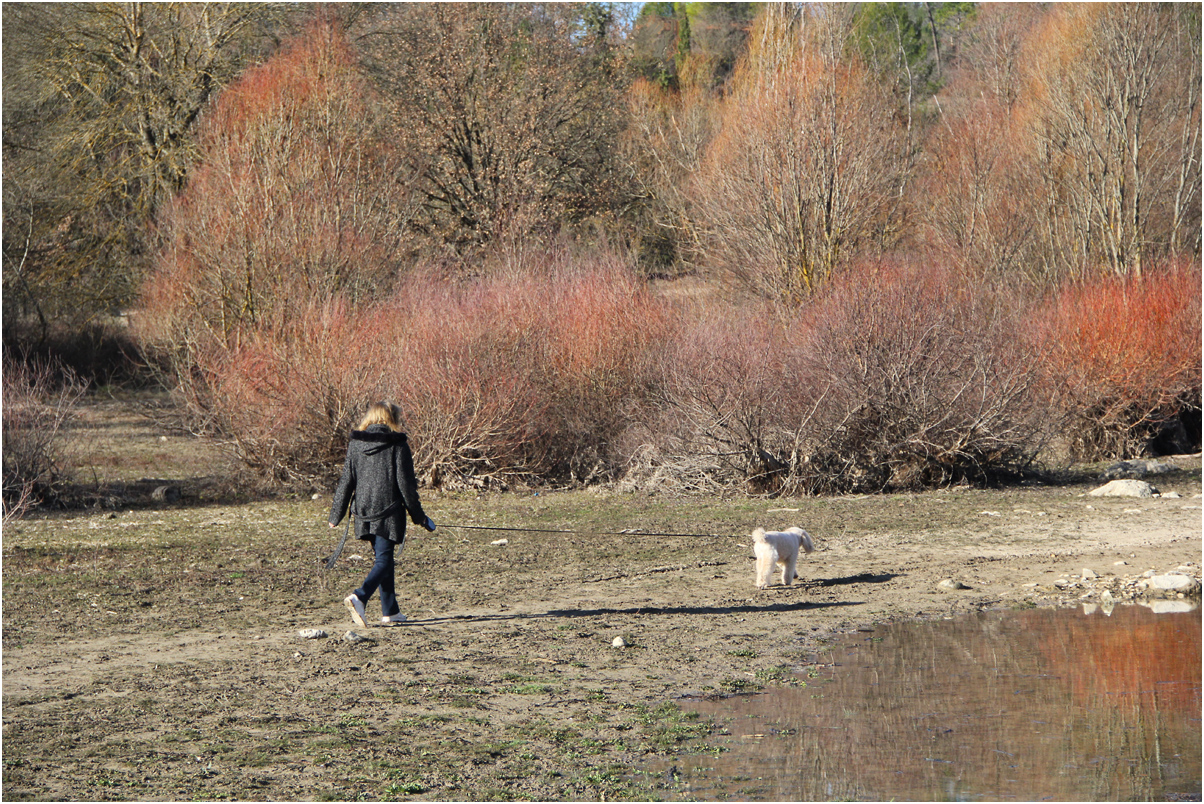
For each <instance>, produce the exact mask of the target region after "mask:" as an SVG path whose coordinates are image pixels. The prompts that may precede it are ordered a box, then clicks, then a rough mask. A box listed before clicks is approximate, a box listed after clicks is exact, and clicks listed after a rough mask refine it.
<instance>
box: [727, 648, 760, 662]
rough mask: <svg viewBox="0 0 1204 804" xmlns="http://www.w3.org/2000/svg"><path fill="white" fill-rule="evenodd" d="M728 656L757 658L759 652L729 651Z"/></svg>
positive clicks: (745, 649) (749, 650)
mask: <svg viewBox="0 0 1204 804" xmlns="http://www.w3.org/2000/svg"><path fill="white" fill-rule="evenodd" d="M727 655H728V656H739V657H741V658H744V659H755V658H757V652H756V651H755V650H753V649H752V648H736V649H735V650H729V651H728V652H727Z"/></svg>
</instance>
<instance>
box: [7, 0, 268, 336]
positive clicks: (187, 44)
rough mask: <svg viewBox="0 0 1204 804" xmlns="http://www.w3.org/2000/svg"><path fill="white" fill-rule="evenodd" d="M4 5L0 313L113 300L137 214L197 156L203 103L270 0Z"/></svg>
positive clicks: (139, 257) (234, 66) (141, 219)
mask: <svg viewBox="0 0 1204 804" xmlns="http://www.w3.org/2000/svg"><path fill="white" fill-rule="evenodd" d="M3 13H4V113H5V120H4V222H5V227H4V230H5V235H4V283H5V291H6V292H5V310H6V312H10V311H15V312H18V313H19V312H22V309H21V307H20V306H17V304H20V305H24V306H25V308H26V309H28V308H29V307H30V306H33V305H39V306H40V308H41V310H42V311H43V312H45V313H47V314H56V315H57V314H63V315H68V316H71V317H79V316H80V315H83V316H87V315H89V314H95V313H98V312H105V311H108V310H111V309H113V308H118V307H120V306H121V305H124V304H127V303H128V302H129V301H130V299H131V298H132V295H133V294H134V292H135V289H136V287H137V285H138V280H139V275H140V271H141V269H142V268H143V267H144V265H145V260H146V256H147V253H148V252H147V248H146V233H147V224H148V222H149V221H150V220H151V218H152V216H153V214H154V212H155V210H156V209H157V208H158V207H159V205H160V204H162V203H163V202H164V201H165V200H166V199H167V198H169V197H170V196H171V195H172V194H173V193H175V192H177V191H179V190H180V189H181V188H182V187H183V186H184V183H185V180H186V177H187V175H188V171H189V169H190V166H191V165H192V164H193V162H194V160H195V158H196V149H195V143H194V141H193V136H192V132H193V128H194V126H195V124H196V122H197V119H198V117H199V115H200V114H201V111H202V110H203V109H204V108H205V105H206V104H207V103H208V101H209V99H210V97H211V96H212V95H213V93H214V92H215V91H216V90H218V89H219V88H220V87H221V86H222V85H223V84H224V83H225V82H227V81H228V80H229V79H230V78H231V77H232V76H233V75H234V74H236V72H237V71H238V70H239V69H240V67H241V66H242V65H243V64H244V63H245V62H246V60H247V59H249V58H251V57H253V56H254V55H255V53H254V50H253V48H252V46H251V43H252V42H255V41H264V40H263V39H261V37H262V35H263V29H262V27H261V26H262V24H264V23H265V22H266V21H268V20H277V19H279V14H280V12H279V7H277V6H275V5H271V4H250V3H248V4H209V3H206V4H194V3H62V4H59V3H56V4H40V3H9V4H6V5H5V6H4V10H3ZM267 44H270V42H267ZM22 261H23V262H22ZM18 268H19V269H20V273H21V275H20V277H19V278H18V277H17V275H16V274H17V271H18Z"/></svg>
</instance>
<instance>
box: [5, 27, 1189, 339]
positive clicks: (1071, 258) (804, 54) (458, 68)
mask: <svg viewBox="0 0 1204 804" xmlns="http://www.w3.org/2000/svg"><path fill="white" fill-rule="evenodd" d="M630 13H631V9H629V8H625V7H624V6H622V5H616V4H585V5H541V4H536V5H523V4H479V5H476V4H433V5H425V4H404V3H401V4H364V5H356V4H348V5H338V4H336V5H332V6H315V7H302V8H300V9H298V8H296V7H293V6H289V5H287V4H216V5H214V4H207V5H196V4H187V3H183V4H174V3H163V4H123V3H97V4H93V3H87V4H56V5H55V6H53V7H50V6H42V5H39V4H11V5H7V6H6V7H5V10H4V65H5V87H4V89H5V91H4V165H5V167H4V224H5V225H4V240H3V253H4V290H5V294H4V298H5V313H6V318H8V317H10V316H11V317H20V316H26V317H27V316H35V317H40V318H43V319H44V318H47V317H49V318H60V317H75V318H79V317H80V316H83V317H88V316H95V315H99V314H105V313H112V312H115V311H117V310H123V309H125V308H128V307H129V306H130V305H131V304H132V303H133V301H134V299H135V298H136V297H137V294H138V292H139V289H140V287H141V282H142V280H143V279H144V278H145V276H146V274H147V272H148V271H149V270H150V267H151V265H152V264H153V263H154V261H155V260H157V259H159V255H160V254H161V250H162V238H163V234H164V226H165V224H164V218H165V216H168V215H170V213H169V212H168V210H169V209H170V208H171V207H172V205H173V203H176V202H178V200H179V198H180V197H181V195H182V194H183V195H190V196H191V197H192V199H194V201H193V203H200V198H199V196H201V195H202V192H201V191H200V190H199V189H198V188H196V187H192V186H191V185H192V184H193V179H195V178H196V177H197V175H198V171H201V170H206V169H207V170H210V171H213V170H215V168H214V167H213V163H214V161H215V159H217V158H218V157H217V155H216V154H215V151H214V149H216V148H217V147H218V146H217V145H216V143H215V139H217V138H221V137H233V138H244V139H245V138H248V137H251V136H256V134H255V132H258V134H257V136H259V137H260V138H261V140H262V141H261V142H260V143H259V146H260V147H268V146H269V145H272V146H275V147H278V148H283V147H286V146H285V145H284V142H285V141H286V140H288V138H289V137H290V135H291V134H293V133H294V132H293V131H292V130H291V129H292V128H294V127H295V126H297V125H299V124H300V123H299V122H298V121H297V120H296V119H293V118H290V117H289V116H288V112H287V110H286V111H284V112H283V114H284V117H282V118H280V119H277V120H259V121H251V120H247V119H242V118H238V117H227V118H225V119H224V120H223V121H221V122H220V123H219V122H217V120H216V118H217V117H218V116H219V115H220V114H221V110H220V109H217V108H216V101H217V99H218V98H219V97H220V96H221V95H222V93H224V92H225V91H227V89H228V88H229V87H230V86H231V84H235V85H236V86H235V89H234V91H236V92H238V93H240V94H241V95H242V96H243V97H244V98H246V102H247V103H248V104H249V103H253V102H254V98H253V97H252V96H254V95H255V94H256V93H260V94H262V93H267V92H270V91H271V88H270V87H268V86H265V85H260V86H256V85H254V80H255V76H259V77H260V79H259V80H261V81H262V80H264V78H263V77H264V76H266V75H267V72H265V71H270V70H271V67H270V65H271V62H272V60H273V59H281V58H288V57H289V56H288V53H289V50H290V48H295V47H296V42H297V41H298V40H304V39H307V38H313V37H319V36H331V37H334V38H336V39H338V40H339V44H338V47H342V48H344V49H345V51H346V52H345V53H344V54H343V55H342V56H341V57H340V58H342V59H344V61H345V69H346V71H347V76H346V77H345V79H340V80H345V81H347V82H350V83H353V84H355V85H356V87H355V90H354V91H355V92H356V93H358V100H357V101H356V102H357V103H358V105H359V108H357V109H356V110H354V111H353V112H350V113H348V114H346V115H343V114H342V112H341V111H339V110H336V109H334V108H333V107H332V108H328V109H326V110H325V112H326V113H327V114H331V115H341V116H331V117H328V118H327V120H326V124H328V125H329V127H330V130H329V131H328V132H326V133H325V135H324V136H326V137H328V138H334V139H339V140H342V141H344V142H345V144H346V145H348V146H349V147H353V148H354V149H357V154H358V157H357V158H358V159H359V160H360V162H359V165H360V168H361V169H364V168H365V167H366V166H367V165H368V164H369V162H370V161H371V160H376V162H377V164H372V165H371V168H370V172H371V176H368V175H362V176H359V177H357V179H356V182H355V183H356V184H358V185H359V186H360V187H361V188H362V192H363V193H364V196H365V197H370V198H371V199H372V200H373V203H374V204H376V205H377V206H378V207H379V208H377V209H374V210H373V211H372V212H371V213H370V214H371V215H372V216H374V217H375V218H376V219H377V223H376V224H374V226H375V228H373V229H372V230H371V238H372V239H374V240H376V241H377V242H378V243H380V244H381V247H382V248H381V250H382V251H388V252H389V253H390V254H391V255H393V256H392V257H391V258H390V259H391V260H392V261H393V263H394V264H392V265H388V266H386V265H383V264H382V265H381V266H380V269H381V270H382V271H384V272H386V273H392V272H395V271H396V270H397V269H398V268H399V266H404V265H405V264H412V263H413V261H414V260H415V259H416V258H418V257H420V256H435V257H437V258H439V259H446V260H450V261H456V262H459V263H460V264H461V265H464V266H471V265H472V264H473V263H474V261H478V260H480V259H481V258H482V257H483V256H484V255H485V254H486V253H490V252H500V251H505V250H506V249H508V248H509V249H514V248H518V247H520V244H523V243H530V242H532V241H533V240H545V241H546V240H547V239H548V238H551V237H556V236H570V237H574V238H581V237H594V238H606V239H607V240H608V241H609V242H614V243H621V244H623V245H624V246H625V247H628V248H631V249H632V250H634V252H635V253H636V255H637V261H638V263H639V265H640V267H641V269H642V270H643V271H644V272H645V273H648V274H657V275H659V274H670V275H676V274H681V273H687V272H689V273H702V274H704V275H730V276H735V277H738V278H739V279H740V280H742V281H744V282H746V283H748V284H750V285H752V286H754V287H756V288H757V289H758V290H759V291H760V292H765V293H770V294H774V295H777V296H783V297H795V298H801V297H803V296H805V295H806V294H807V293H809V292H811V290H813V289H814V287H815V286H816V284H817V283H820V282H822V281H823V280H824V279H825V278H826V277H828V276H829V275H831V273H832V272H833V271H834V270H839V269H840V267H841V266H843V265H848V264H850V263H851V262H852V261H854V260H856V259H857V257H858V256H859V255H864V254H867V253H872V254H883V253H891V252H898V251H901V250H916V249H922V248H930V249H936V250H939V251H940V252H942V253H947V254H949V255H952V256H953V257H954V258H956V259H957V260H958V261H959V262H960V263H961V264H962V265H963V267H964V269H965V270H967V271H980V272H987V273H992V274H999V275H1009V276H1014V277H1017V278H1023V279H1024V280H1025V281H1030V282H1036V283H1049V282H1052V281H1057V280H1060V279H1063V278H1066V277H1082V276H1086V275H1089V274H1091V273H1093V272H1098V271H1104V272H1110V273H1114V274H1117V275H1128V274H1140V273H1141V272H1142V271H1143V270H1144V269H1145V268H1146V266H1148V265H1151V264H1154V263H1157V262H1158V261H1160V260H1164V259H1166V258H1168V257H1178V256H1187V257H1189V258H1193V259H1196V258H1198V254H1199V248H1200V217H1199V216H1200V213H1199V210H1200V160H1199V151H1200V141H1199V132H1200V123H1199V108H1200V61H1201V59H1200V20H1199V9H1198V8H1197V7H1196V6H1194V5H1191V4H1102V5H1079V4H1057V5H1052V6H1050V5H1041V4H1024V5H1015V4H1007V5H1000V6H992V5H976V4H970V3H952V4H932V3H893V4H892V3H864V4H823V5H817V6H811V5H806V4H738V3H648V4H644V5H643V6H642V7H641V8H640V10H639V13H638V16H636V17H635V19H634V20H631V19H629V18H625V17H624V14H627V15H628V17H629V16H630ZM315 18H320V19H317V20H315ZM320 78H322V79H323V80H333V79H331V78H329V77H320V76H313V77H312V79H313V80H319V79H320ZM343 100H346V99H343ZM333 101H334V99H332V102H333ZM293 102H294V103H297V104H304V103H311V102H313V99H306V98H303V97H301V95H296V96H295V97H294V98H293ZM244 124H246V125H250V126H251V128H252V129H254V130H253V131H252V130H244V129H242V128H241V127H242V126H244ZM308 125H314V126H317V125H322V121H321V120H313V121H310V122H309V123H308ZM219 129H220V130H219ZM312 145H313V147H314V148H317V147H318V144H317V142H316V141H315V142H314V143H312ZM294 147H295V146H294ZM295 156H296V158H298V159H307V158H308V159H314V158H317V155H316V154H313V153H308V154H296V155H295ZM290 158H292V157H290ZM369 184H371V186H370V187H369ZM274 191H278V195H279V201H280V203H281V204H283V203H285V202H287V203H292V204H300V203H304V199H300V198H298V197H297V195H296V193H294V192H292V191H291V190H289V189H288V188H284V187H280V188H274ZM363 214H365V215H367V214H369V213H367V212H365V213H363ZM364 234H365V235H367V234H368V233H367V232H366V231H365V232H364ZM330 270H331V271H333V272H334V273H335V274H337V273H338V269H337V268H331V269H330ZM465 270H470V271H471V268H466V269H465Z"/></svg>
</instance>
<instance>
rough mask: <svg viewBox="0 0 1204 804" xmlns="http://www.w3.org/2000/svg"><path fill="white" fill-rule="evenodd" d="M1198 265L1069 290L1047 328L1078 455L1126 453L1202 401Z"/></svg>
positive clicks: (1051, 363)
mask: <svg viewBox="0 0 1204 804" xmlns="http://www.w3.org/2000/svg"><path fill="white" fill-rule="evenodd" d="M1200 313H1201V308H1200V270H1199V268H1189V267H1175V268H1172V269H1166V270H1160V271H1156V272H1151V273H1149V274H1147V275H1146V276H1144V277H1142V278H1140V279H1128V280H1125V279H1117V278H1112V277H1110V278H1102V279H1095V280H1092V281H1090V282H1085V283H1076V284H1071V285H1068V286H1066V287H1064V288H1062V289H1061V290H1060V291H1059V292H1058V293H1057V294H1056V295H1055V296H1054V298H1053V299H1052V301H1051V302H1050V303H1049V304H1048V305H1047V307H1046V308H1045V310H1044V313H1043V316H1042V321H1041V323H1042V327H1041V330H1040V336H1041V337H1042V338H1043V340H1044V341H1045V351H1046V353H1047V355H1048V357H1047V363H1046V367H1047V370H1048V378H1049V382H1050V384H1051V391H1052V393H1053V395H1054V397H1055V399H1057V401H1058V402H1059V404H1060V406H1061V407H1062V409H1063V410H1064V412H1065V413H1066V414H1067V415H1068V420H1069V422H1070V425H1069V426H1070V427H1071V433H1070V435H1071V439H1072V447H1073V448H1074V450H1075V452H1076V456H1077V457H1079V458H1085V459H1092V458H1103V457H1118V458H1123V457H1129V456H1130V455H1132V454H1134V453H1137V452H1139V451H1141V450H1142V449H1143V448H1144V447H1145V445H1146V442H1148V441H1149V439H1150V438H1151V437H1152V436H1153V435H1155V434H1156V433H1157V431H1158V429H1159V428H1160V426H1162V425H1163V424H1164V423H1166V422H1168V421H1171V420H1174V419H1175V418H1176V417H1178V416H1179V415H1180V414H1181V413H1183V412H1184V411H1185V410H1187V409H1193V408H1194V409H1195V410H1197V411H1198V409H1199V405H1200V359H1201V354H1200V337H1201V329H1200Z"/></svg>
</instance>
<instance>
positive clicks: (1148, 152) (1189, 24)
mask: <svg viewBox="0 0 1204 804" xmlns="http://www.w3.org/2000/svg"><path fill="white" fill-rule="evenodd" d="M1031 52H1032V58H1031V60H1030V64H1031V73H1030V84H1031V86H1032V88H1033V101H1032V102H1033V108H1034V112H1035V114H1034V118H1033V126H1034V132H1035V136H1036V138H1037V144H1038V149H1039V150H1038V158H1039V159H1040V160H1041V163H1042V164H1041V166H1040V175H1041V176H1042V177H1043V178H1044V179H1045V181H1046V183H1045V188H1044V192H1045V203H1046V212H1045V219H1044V220H1043V224H1044V237H1045V240H1046V248H1047V250H1048V254H1049V256H1048V259H1049V260H1050V261H1051V263H1053V266H1052V267H1053V268H1054V269H1055V270H1057V271H1067V270H1068V271H1070V272H1072V273H1078V272H1081V271H1083V270H1085V269H1088V268H1091V267H1093V266H1094V265H1103V266H1106V267H1107V268H1108V269H1109V270H1111V271H1112V272H1113V273H1115V274H1117V275H1121V276H1124V275H1141V273H1142V272H1143V270H1144V267H1145V263H1146V262H1147V260H1148V258H1150V257H1151V256H1155V257H1156V256H1159V255H1162V254H1166V253H1168V252H1172V251H1181V250H1183V249H1184V248H1188V249H1191V248H1198V243H1199V234H1198V230H1199V221H1200V159H1199V143H1200V21H1199V8H1198V7H1195V6H1188V5H1173V4H1103V5H1098V6H1095V5H1092V6H1084V5H1066V6H1058V7H1057V8H1056V9H1055V10H1054V11H1053V12H1051V16H1050V19H1049V22H1048V25H1047V26H1046V28H1045V29H1044V30H1042V31H1041V32H1040V34H1039V35H1038V36H1037V37H1035V39H1034V40H1033V43H1032V51H1031ZM1193 232H1194V234H1192V233H1193Z"/></svg>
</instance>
